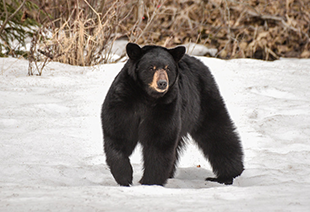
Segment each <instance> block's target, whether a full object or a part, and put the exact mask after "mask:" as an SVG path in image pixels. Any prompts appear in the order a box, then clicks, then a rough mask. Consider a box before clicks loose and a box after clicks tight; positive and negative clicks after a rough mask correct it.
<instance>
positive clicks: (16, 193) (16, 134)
mask: <svg viewBox="0 0 310 212" xmlns="http://www.w3.org/2000/svg"><path fill="white" fill-rule="evenodd" d="M200 59H201V60H202V61H204V62H205V64H206V65H208V66H209V67H210V69H211V71H212V73H213V74H214V76H215V78H216V80H217V82H218V84H219V87H220V90H221V93H222V95H223V96H224V99H225V100H226V103H227V107H228V109H229V111H230V113H231V116H232V118H233V120H234V121H235V124H236V126H237V128H238V131H239V133H240V135H241V138H242V142H243V146H244V153H245V158H244V160H245V171H244V172H243V174H242V175H241V176H240V177H238V178H237V179H236V180H235V181H234V184H233V185H231V186H224V185H220V184H217V183H214V182H207V181H205V180H204V179H205V178H206V177H211V176H213V174H212V171H211V169H210V166H209V164H208V162H207V161H206V160H205V159H204V158H203V156H202V154H201V152H200V151H199V150H198V149H197V147H196V146H195V144H193V143H192V142H191V141H189V145H188V147H187V149H186V151H184V154H183V157H182V159H181V161H180V164H179V168H178V171H177V175H176V177H175V178H174V179H171V180H169V181H168V184H167V185H166V186H165V187H160V186H141V185H139V183H138V181H139V179H140V177H141V175H142V170H141V168H142V165H141V153H140V148H137V150H136V151H135V152H134V154H133V155H132V157H131V162H132V164H133V168H134V185H133V186H132V187H128V188H127V187H120V186H118V185H117V184H116V182H115V181H114V179H113V177H112V175H111V174H110V172H109V170H108V167H107V165H106V163H105V156H104V154H103V150H102V145H103V144H102V143H103V141H102V131H101V125H100V118H99V116H100V108H101V104H102V101H103V99H104V97H105V94H106V92H107V89H108V88H109V86H110V84H111V82H112V80H113V78H114V77H115V75H116V74H117V73H118V71H119V70H120V69H121V67H122V66H123V63H119V64H108V65H101V66H96V67H88V68H83V67H74V66H69V65H64V64H59V63H50V64H48V68H47V69H46V70H45V71H44V72H43V76H41V77H38V76H32V77H29V76H27V69H28V62H27V61H25V60H18V59H12V58H11V59H10V58H0V211H10V212H11V211H141V212H142V211H143V212H145V211H310V59H303V60H299V59H281V60H278V61H274V62H264V61H258V60H249V59H238V60H230V61H224V60H219V59H212V58H204V57H201V58H200Z"/></svg>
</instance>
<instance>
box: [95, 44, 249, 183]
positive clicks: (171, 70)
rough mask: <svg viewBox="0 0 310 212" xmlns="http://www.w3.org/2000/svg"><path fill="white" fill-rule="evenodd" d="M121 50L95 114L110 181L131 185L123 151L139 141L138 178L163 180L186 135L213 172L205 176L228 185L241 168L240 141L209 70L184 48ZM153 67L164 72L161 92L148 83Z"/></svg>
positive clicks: (129, 151)
mask: <svg viewBox="0 0 310 212" xmlns="http://www.w3.org/2000/svg"><path fill="white" fill-rule="evenodd" d="M126 50H127V54H128V56H129V60H128V61H127V63H126V64H125V66H124V67H123V69H122V70H121V71H120V73H119V74H118V75H117V76H116V78H115V79H114V81H113V83H112V85H111V87H110V89H109V91H108V93H107V95H106V98H105V100H104V103H103V106H102V114H101V119H102V128H103V133H104V151H105V154H106V161H107V164H108V166H109V167H110V170H111V173H112V175H113V176H114V178H115V180H116V182H117V183H118V184H120V185H123V186H129V185H130V184H132V172H133V170H132V167H131V164H130V161H129V156H130V155H131V154H132V152H133V150H134V148H135V147H136V145H137V143H138V142H140V143H141V145H142V147H143V159H144V174H143V177H142V179H141V180H140V183H141V184H146V185H152V184H157V185H164V184H165V183H166V182H167V179H168V178H169V177H173V175H174V172H175V169H176V163H177V160H178V157H179V150H180V149H181V148H182V146H183V145H184V141H183V139H184V138H185V137H186V136H187V134H190V135H191V136H192V138H193V139H194V140H195V141H196V142H197V144H198V146H199V147H200V148H201V149H202V151H203V153H204V155H205V157H206V158H207V159H208V160H209V162H210V164H211V166H212V168H213V172H214V173H215V175H216V176H217V177H216V178H207V180H210V181H216V182H219V183H224V184H232V183H233V178H235V177H237V176H239V175H240V174H241V173H242V171H243V152H242V146H241V142H240V139H239V137H238V135H237V133H236V132H235V128H234V125H233V123H232V121H231V119H230V117H229V115H228V112H227V110H226V107H225V104H224V101H223V99H222V97H221V95H220V93H219V90H218V88H217V85H216V83H215V81H214V78H213V76H212V75H211V73H210V71H209V69H208V68H207V67H206V66H205V65H204V64H203V63H202V62H200V61H199V60H197V59H195V58H194V57H190V56H188V55H186V54H185V48H184V47H176V48H174V49H166V48H164V47H160V46H145V47H143V48H140V47H139V46H138V45H136V44H133V43H129V44H128V45H127V47H126ZM157 69H164V70H165V71H166V73H167V76H168V79H169V88H168V90H167V91H165V92H157V91H155V90H154V89H152V88H151V87H150V83H151V81H152V79H153V76H154V72H155V70H157Z"/></svg>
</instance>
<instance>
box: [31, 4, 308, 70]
mask: <svg viewBox="0 0 310 212" xmlns="http://www.w3.org/2000/svg"><path fill="white" fill-rule="evenodd" d="M45 2H49V3H51V1H50V0H45ZM52 2H53V1H52ZM57 2H58V3H60V4H61V2H63V4H67V6H66V7H64V8H65V9H63V10H64V11H63V13H62V15H61V14H60V13H59V12H58V13H59V14H58V16H57V17H56V16H55V17H54V18H53V19H51V20H49V21H47V22H44V25H43V29H41V31H50V32H52V35H51V36H49V37H48V38H47V36H41V35H42V33H41V35H40V33H38V36H39V35H40V36H39V37H40V38H39V37H38V38H36V40H37V43H38V44H39V47H38V51H40V52H41V54H43V55H45V56H46V57H47V58H48V59H49V60H53V61H59V62H63V63H68V64H72V65H80V66H91V65H96V64H100V63H106V62H111V60H110V59H111V58H110V55H111V54H110V53H111V49H110V48H111V44H112V43H113V42H114V41H115V40H116V39H118V38H120V37H125V38H127V39H128V40H129V41H131V42H137V43H138V44H142V45H145V44H158V45H164V46H166V47H171V46H175V45H179V44H184V43H188V42H194V43H199V44H203V45H206V46H208V47H210V48H216V49H217V50H218V54H217V55H216V57H219V58H227V59H228V58H257V59H264V60H274V59H278V58H279V57H299V58H309V57H310V45H309V43H310V39H309V34H310V12H309V11H310V1H308V0H307V1H306V0H284V1H278V0H241V1H235V0H144V1H141V0H136V1H130V0H118V1H115V0H106V1H101V2H100V4H99V3H98V2H97V1H95V0H88V1H86V0H58V1H57ZM96 2H97V3H96ZM69 3H70V4H69ZM98 4H99V5H98ZM70 5H71V6H70ZM51 8H54V11H59V9H61V8H60V7H56V6H55V2H54V7H52V6H51V5H50V6H48V7H47V8H45V9H46V10H47V9H51ZM72 8H73V9H72ZM60 11H61V10H60ZM52 13H53V14H54V13H55V12H52ZM56 23H57V24H56ZM35 55H36V54H35V51H34V52H33V58H34V61H36V60H39V59H38V57H36V56H35Z"/></svg>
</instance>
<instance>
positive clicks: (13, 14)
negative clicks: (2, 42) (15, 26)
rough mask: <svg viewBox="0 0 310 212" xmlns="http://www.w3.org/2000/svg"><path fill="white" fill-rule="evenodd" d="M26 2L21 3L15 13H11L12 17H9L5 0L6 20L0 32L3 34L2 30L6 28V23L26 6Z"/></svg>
mask: <svg viewBox="0 0 310 212" xmlns="http://www.w3.org/2000/svg"><path fill="white" fill-rule="evenodd" d="M25 3H26V0H24V1H23V2H22V3H21V5H19V7H18V8H17V9H16V10H15V12H14V13H12V14H11V15H10V17H8V11H7V9H6V2H5V0H3V7H4V10H5V21H4V22H3V25H2V26H1V28H0V34H2V31H3V30H4V27H5V26H6V24H7V23H8V22H9V21H10V20H11V19H12V18H13V17H14V16H15V15H16V14H17V13H18V12H19V11H20V9H21V8H22V7H23V6H24V4H25Z"/></svg>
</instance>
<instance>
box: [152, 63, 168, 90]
mask: <svg viewBox="0 0 310 212" xmlns="http://www.w3.org/2000/svg"><path fill="white" fill-rule="evenodd" d="M149 85H150V87H151V88H152V89H154V90H156V91H157V92H159V93H163V92H166V91H167V90H168V88H169V79H168V74H167V72H166V71H165V70H164V69H159V70H157V71H155V73H154V76H153V81H152V82H151V83H150V84H149Z"/></svg>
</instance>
